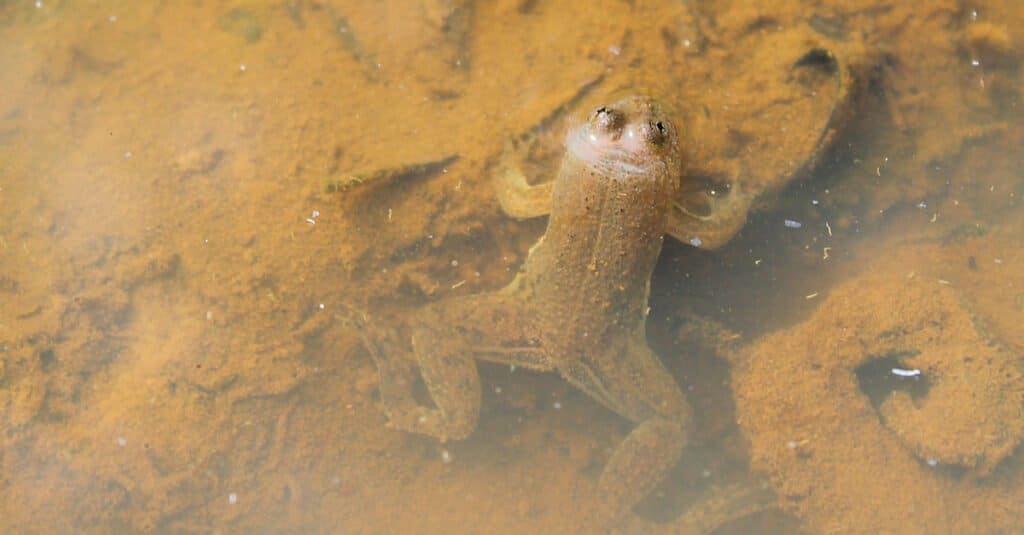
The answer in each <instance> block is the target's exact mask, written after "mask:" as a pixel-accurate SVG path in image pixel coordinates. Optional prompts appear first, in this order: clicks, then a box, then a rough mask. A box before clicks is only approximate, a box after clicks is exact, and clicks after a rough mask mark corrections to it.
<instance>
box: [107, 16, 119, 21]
mask: <svg viewBox="0 0 1024 535" xmlns="http://www.w3.org/2000/svg"><path fill="white" fill-rule="evenodd" d="M107 20H109V21H110V22H117V15H111V16H109V17H107Z"/></svg>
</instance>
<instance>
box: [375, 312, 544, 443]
mask: <svg viewBox="0 0 1024 535" xmlns="http://www.w3.org/2000/svg"><path fill="white" fill-rule="evenodd" d="M534 323H535V321H534V320H533V319H532V317H531V316H530V314H529V313H528V311H527V307H526V306H525V305H524V303H523V301H522V300H521V299H517V298H516V297H514V296H510V295H507V294H504V293H501V292H499V293H493V294H485V295H474V296H468V297H462V298H456V299H452V300H448V301H441V302H439V303H435V304H433V305H430V306H428V307H427V308H425V309H424V310H422V311H421V313H420V314H418V315H417V318H416V321H415V324H414V326H413V350H414V351H415V353H416V358H417V360H418V361H419V365H420V373H421V374H422V377H423V382H424V383H425V384H426V386H427V390H428V391H429V393H430V397H431V398H432V400H433V401H434V404H435V405H436V408H427V407H422V406H421V407H418V408H417V409H416V410H415V411H412V412H410V413H408V414H407V415H406V417H405V418H403V419H401V420H399V421H394V420H393V423H394V424H395V425H396V426H397V427H400V428H403V429H406V430H408V431H413V432H417V433H422V434H425V435H430V436H434V437H437V438H438V439H440V440H442V441H444V440H449V439H461V438H465V437H466V436H467V435H469V434H470V433H471V432H472V431H473V429H474V428H475V427H476V422H477V418H478V416H479V414H480V376H479V374H478V372H477V367H476V359H482V360H488V361H494V362H502V363H508V364H514V365H516V366H521V367H524V368H531V369H535V370H550V369H552V366H551V364H550V363H549V362H548V360H547V358H545V356H544V354H543V353H542V348H541V347H540V343H539V341H538V339H537V330H536V329H535V328H534Z"/></svg>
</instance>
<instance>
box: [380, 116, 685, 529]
mask: <svg viewBox="0 0 1024 535" xmlns="http://www.w3.org/2000/svg"><path fill="white" fill-rule="evenodd" d="M679 137H680V134H679V132H678V131H677V127H676V125H675V123H674V122H673V121H672V120H670V118H669V116H668V115H667V114H666V112H665V111H664V110H663V109H662V107H661V106H660V105H659V104H658V103H657V102H655V101H654V100H653V99H651V98H649V97H644V96H628V97H624V98H621V99H619V100H617V101H615V102H613V103H611V104H607V105H603V106H600V107H597V108H596V109H595V110H594V111H593V112H591V113H590V114H589V116H588V117H587V119H586V120H585V121H583V122H582V123H581V124H579V126H577V127H575V128H572V129H570V130H569V132H568V134H567V135H566V137H565V141H564V146H565V154H564V157H563V159H562V161H561V165H560V167H559V170H558V172H557V176H556V177H555V179H554V180H553V181H551V182H550V185H541V186H534V187H530V186H526V185H524V184H526V180H525V178H523V176H522V175H521V174H518V175H517V174H516V173H514V172H513V171H511V170H510V169H508V168H506V169H505V170H504V172H503V173H501V174H500V175H499V176H498V177H497V178H496V182H497V185H498V190H499V191H500V192H501V193H499V196H500V197H501V198H502V199H503V201H502V202H503V205H504V206H507V207H508V208H509V209H510V210H511V211H512V212H513V213H515V214H522V213H523V210H528V209H529V207H530V206H531V203H532V202H533V201H534V200H536V199H540V198H545V201H544V204H545V206H547V207H548V208H549V211H550V216H549V219H548V223H547V228H546V230H545V232H544V234H543V235H542V236H541V237H540V238H539V239H538V240H537V242H536V243H535V244H534V245H533V247H531V248H530V250H529V253H528V255H527V257H526V259H525V261H524V263H523V264H522V266H521V267H520V269H519V271H518V273H517V274H516V275H515V277H514V279H513V280H512V281H511V282H510V283H508V284H507V285H506V286H504V287H503V288H501V289H498V290H496V291H493V292H489V293H480V294H474V295H466V296H458V297H452V298H448V299H443V300H440V301H436V302H434V303H432V304H429V305H426V306H425V307H424V308H422V309H420V310H419V311H418V312H417V313H416V314H415V316H414V318H413V319H412V320H411V327H410V330H411V333H412V335H411V340H412V343H411V346H412V349H413V353H414V354H415V361H416V363H417V364H418V368H419V373H420V376H421V377H422V380H423V383H425V385H426V387H427V391H428V393H429V396H430V398H431V400H432V401H433V404H434V406H433V407H429V406H424V405H421V404H419V403H418V402H417V401H416V400H415V399H414V396H413V389H412V385H413V382H414V381H413V377H412V374H411V370H410V369H409V366H410V362H411V359H403V358H400V357H398V356H396V354H395V353H394V352H392V351H383V350H371V354H372V355H373V357H374V359H375V360H376V364H377V368H378V373H379V375H380V387H379V388H380V394H381V402H382V404H383V405H384V409H385V412H386V414H387V417H388V419H389V422H390V425H391V426H392V427H394V428H397V429H399V430H402V431H407V432H411V433H417V434H421V435H426V436H430V437H434V438H437V439H438V440H440V441H442V442H444V441H449V440H460V439H464V438H466V437H468V436H469V435H470V434H471V433H472V432H473V431H474V430H475V428H476V425H477V421H478V418H479V414H480V403H481V382H480V377H479V374H478V371H477V361H478V360H480V361H488V362H494V363H501V364H505V365H511V366H516V367H521V368H525V369H531V370H536V371H545V372H557V373H558V374H560V375H561V376H562V377H563V378H564V379H565V380H566V381H568V382H569V383H570V384H572V385H573V386H575V387H576V388H578V389H579V390H581V391H583V392H584V393H586V394H587V395H589V396H590V397H591V398H593V399H594V400H596V401H597V402H598V403H600V404H601V405H603V406H604V407H606V408H608V409H610V410H611V411H613V412H615V413H616V414H618V415H620V416H622V417H624V418H625V419H627V420H629V421H630V422H632V423H633V424H634V425H635V427H634V428H633V430H632V431H631V432H630V433H629V434H628V435H627V436H626V437H625V439H624V440H623V441H622V443H621V444H619V445H618V446H617V448H615V450H614V451H613V452H612V454H611V456H610V458H609V459H608V461H607V464H606V465H605V466H604V469H603V471H602V473H601V475H600V477H599V479H598V483H597V495H598V500H599V502H600V503H599V507H598V508H597V510H598V511H600V512H601V514H602V517H603V519H602V520H603V521H607V522H609V523H610V522H614V521H615V520H617V519H621V518H624V517H625V516H627V514H628V513H629V512H630V511H631V510H632V509H633V507H634V506H635V505H636V504H637V503H638V502H639V501H641V500H642V499H643V498H644V497H646V496H647V495H648V494H650V493H651V491H652V490H653V489H654V488H655V487H656V486H657V485H658V483H660V482H661V481H662V480H663V479H664V477H665V476H666V474H667V473H668V472H669V470H670V469H671V468H673V467H674V466H675V465H676V463H677V462H678V461H679V459H680V456H681V454H682V451H683V448H684V447H685V445H686V443H687V437H688V435H689V434H690V432H691V427H692V419H693V418H692V414H691V409H690V406H689V404H688V402H687V400H686V398H685V396H684V394H683V393H682V391H681V389H680V387H679V385H678V383H677V382H676V381H675V379H674V378H673V377H672V375H671V374H670V373H669V371H668V370H667V369H666V368H665V366H664V365H663V364H662V362H661V360H660V359H659V358H658V356H657V355H656V354H655V353H654V352H653V351H652V350H651V349H650V348H649V347H648V345H647V342H646V329H645V324H646V319H647V315H648V306H647V301H648V295H649V293H650V280H651V274H652V272H653V270H654V267H655V263H656V262H657V258H658V256H659V254H660V251H661V249H662V244H663V242H664V241H665V236H666V234H665V229H666V228H667V225H668V218H669V214H670V213H671V207H672V199H673V198H674V197H675V195H676V193H677V189H678V188H679V187H680V181H679V176H680V172H681V167H682V161H681V157H682V151H681V150H680V141H679ZM546 184H547V183H546ZM548 192H549V193H550V199H546V195H547V193H548ZM370 345H371V344H368V346H370ZM389 345H390V344H389Z"/></svg>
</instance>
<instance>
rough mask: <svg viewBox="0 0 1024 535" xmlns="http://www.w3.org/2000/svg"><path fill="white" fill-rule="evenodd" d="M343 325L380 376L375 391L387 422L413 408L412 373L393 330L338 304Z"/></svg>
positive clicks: (409, 362)
mask: <svg viewBox="0 0 1024 535" xmlns="http://www.w3.org/2000/svg"><path fill="white" fill-rule="evenodd" d="M335 317H336V318H338V319H339V320H340V321H341V323H342V324H343V325H345V326H346V327H348V328H349V329H351V330H353V331H354V332H355V333H356V334H357V335H358V336H359V338H360V339H361V340H362V342H363V346H364V347H365V348H366V351H367V353H369V354H370V358H372V359H373V363H374V365H376V367H377V374H378V376H379V377H380V383H379V386H378V389H379V391H380V398H381V403H383V404H384V407H385V411H386V412H387V414H388V417H389V420H393V417H392V414H399V413H401V412H404V411H407V410H409V409H410V408H411V407H414V406H415V405H416V402H415V401H414V398H413V383H414V382H415V378H416V370H415V369H414V368H413V362H412V361H411V360H410V359H408V358H403V357H402V356H401V353H402V352H401V351H399V348H401V347H402V346H403V345H406V344H404V343H403V341H402V340H401V339H400V338H399V335H398V333H397V331H396V330H395V329H386V328H383V327H382V326H380V325H377V324H376V323H375V322H374V321H373V320H372V319H371V318H370V316H369V315H368V314H366V313H365V312H363V311H361V310H356V309H353V308H350V307H347V306H345V305H342V310H341V312H339V313H338V314H337V315H336V316H335Z"/></svg>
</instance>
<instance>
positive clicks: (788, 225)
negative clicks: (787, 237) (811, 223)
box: [782, 219, 804, 228]
mask: <svg viewBox="0 0 1024 535" xmlns="http://www.w3.org/2000/svg"><path fill="white" fill-rule="evenodd" d="M782 224H783V225H785V226H786V228H800V227H802V226H804V224H803V223H801V222H799V221H796V220H793V219H787V220H785V221H783V222H782Z"/></svg>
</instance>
